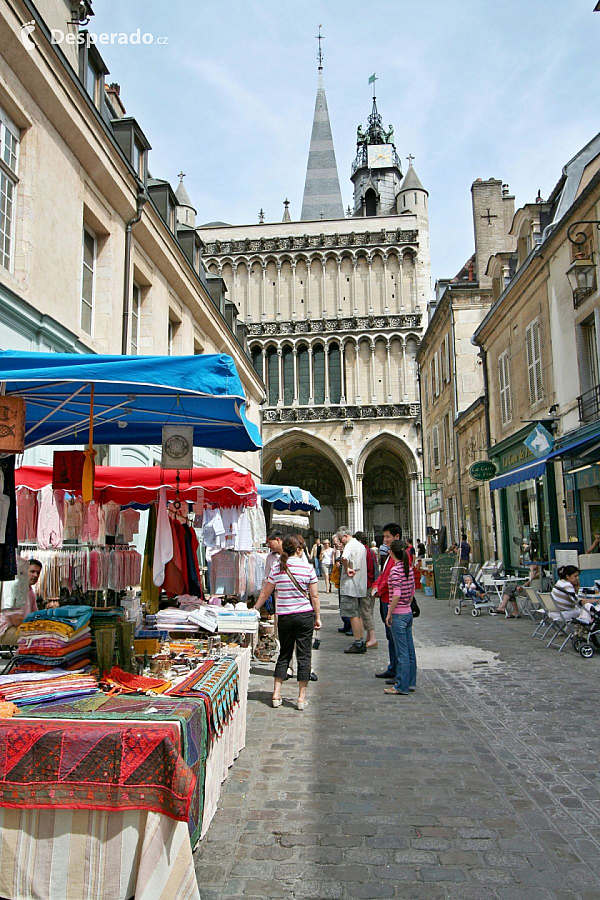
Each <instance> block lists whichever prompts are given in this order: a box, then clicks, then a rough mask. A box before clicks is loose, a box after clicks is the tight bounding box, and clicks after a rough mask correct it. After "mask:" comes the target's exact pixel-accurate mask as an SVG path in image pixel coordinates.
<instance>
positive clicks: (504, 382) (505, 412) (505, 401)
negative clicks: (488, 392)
mask: <svg viewBox="0 0 600 900" xmlns="http://www.w3.org/2000/svg"><path fill="white" fill-rule="evenodd" d="M498 380H499V384H500V420H501V422H502V424H503V425H507V424H508V423H509V422H510V421H511V420H512V396H511V391H510V369H509V361H508V350H505V351H504V353H502V354H501V355H500V356H499V357H498Z"/></svg>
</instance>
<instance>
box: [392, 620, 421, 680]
mask: <svg viewBox="0 0 600 900" xmlns="http://www.w3.org/2000/svg"><path fill="white" fill-rule="evenodd" d="M412 623H413V615H412V613H405V614H402V615H401V614H398V615H393V616H392V634H393V635H394V645H395V647H396V656H397V658H398V664H397V667H396V685H395V687H396V690H397V691H399V693H401V694H407V693H408V689H409V688H414V687H416V685H417V657H416V654H415V645H414V643H413V636H412Z"/></svg>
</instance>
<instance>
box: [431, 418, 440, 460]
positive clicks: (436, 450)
mask: <svg viewBox="0 0 600 900" xmlns="http://www.w3.org/2000/svg"><path fill="white" fill-rule="evenodd" d="M432 433H433V465H434V467H435V468H436V469H439V467H440V428H439V425H434V426H433V429H432Z"/></svg>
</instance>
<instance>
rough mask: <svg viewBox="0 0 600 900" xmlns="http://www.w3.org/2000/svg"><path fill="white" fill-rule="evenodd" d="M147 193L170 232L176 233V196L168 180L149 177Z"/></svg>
mask: <svg viewBox="0 0 600 900" xmlns="http://www.w3.org/2000/svg"><path fill="white" fill-rule="evenodd" d="M148 193H149V194H150V196H151V197H152V200H153V202H154V205H155V206H156V208H157V209H158V211H159V213H160V214H161V216H162V218H163V221H164V222H165V224H166V226H167V228H168V229H169V231H170V232H171V234H176V228H177V221H176V215H175V211H176V209H177V197H176V196H175V193H174V191H173V188H172V187H171V185H170V184H169V182H168V181H163V180H162V179H161V178H151V179H150V181H149V182H148Z"/></svg>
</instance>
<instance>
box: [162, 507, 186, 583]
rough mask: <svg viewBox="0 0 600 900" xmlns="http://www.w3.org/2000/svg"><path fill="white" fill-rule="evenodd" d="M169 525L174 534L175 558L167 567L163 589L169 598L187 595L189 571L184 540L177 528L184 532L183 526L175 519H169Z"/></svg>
mask: <svg viewBox="0 0 600 900" xmlns="http://www.w3.org/2000/svg"><path fill="white" fill-rule="evenodd" d="M169 525H170V526H171V532H172V534H173V558H172V559H171V560H170V562H168V563H167V564H166V566H165V580H164V582H163V585H162V587H163V590H164V591H166V593H167V596H169V597H172V596H175V595H176V594H187V578H186V575H187V570H186V566H185V548H184V546H183V539H182V538H181V534H180V532H179V531H178V528H177V526H179V527H180V528H181V530H182V531H183V526H181V525H179V522H176V521H175V519H169Z"/></svg>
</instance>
